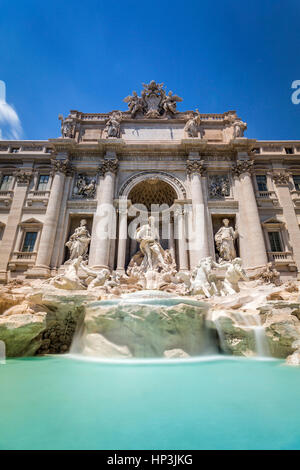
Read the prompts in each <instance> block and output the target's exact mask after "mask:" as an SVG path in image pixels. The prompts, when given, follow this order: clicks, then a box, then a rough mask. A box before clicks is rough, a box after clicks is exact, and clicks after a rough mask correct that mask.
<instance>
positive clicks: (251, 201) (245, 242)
mask: <svg viewBox="0 0 300 470" xmlns="http://www.w3.org/2000/svg"><path fill="white" fill-rule="evenodd" d="M252 166H253V161H249V160H247V161H238V162H237V164H236V165H235V166H234V167H233V172H234V174H235V177H236V179H237V180H238V181H236V184H237V190H238V191H237V192H238V199H239V225H238V231H239V243H240V252H241V258H242V260H243V265H244V266H245V267H246V268H254V267H258V266H264V265H265V264H266V263H267V261H268V259H267V253H266V246H265V241H264V236H263V232H262V228H261V222H260V218H259V212H258V208H257V203H256V199H255V194H254V189H253V184H252V179H251V172H252Z"/></svg>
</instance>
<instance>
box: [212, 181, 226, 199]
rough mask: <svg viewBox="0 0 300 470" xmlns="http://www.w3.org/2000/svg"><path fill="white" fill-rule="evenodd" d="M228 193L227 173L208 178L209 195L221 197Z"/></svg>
mask: <svg viewBox="0 0 300 470" xmlns="http://www.w3.org/2000/svg"><path fill="white" fill-rule="evenodd" d="M229 195H230V183H229V177H228V176H227V175H223V176H221V175H213V176H211V177H210V179H209V197H210V198H211V199H223V198H224V197H228V196H229Z"/></svg>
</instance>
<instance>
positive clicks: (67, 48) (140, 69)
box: [0, 0, 300, 139]
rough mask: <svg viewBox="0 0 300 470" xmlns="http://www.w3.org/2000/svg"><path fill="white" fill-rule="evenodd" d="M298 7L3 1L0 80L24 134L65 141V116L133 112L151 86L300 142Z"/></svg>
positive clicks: (263, 135)
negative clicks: (130, 106)
mask: <svg viewBox="0 0 300 470" xmlns="http://www.w3.org/2000/svg"><path fill="white" fill-rule="evenodd" d="M299 22H300V2H299V0H285V1H281V0H245V1H244V2H242V1H241V0H214V1H211V2H208V1H207V0H205V1H200V0H198V1H195V0H190V1H186V2H183V1H177V0H173V1H165V0H160V1H156V0H152V1H150V2H141V1H135V0H132V1H114V2H113V1H108V0H106V1H102V0H100V1H96V0H89V1H86V2H83V1H78V0H72V1H71V0H70V1H65V0H60V1H57V0H51V1H49V2H43V1H42V0H22V1H21V0H15V1H14V2H12V1H11V0H2V1H1V2H0V34H1V41H0V80H3V81H5V83H6V88H7V90H6V91H7V102H8V103H11V104H13V105H14V107H15V108H16V110H17V112H18V114H19V117H20V119H21V122H22V126H23V129H24V134H23V136H24V138H26V139H47V138H53V137H58V135H59V132H60V123H59V121H58V114H59V113H63V114H64V115H66V114H67V113H68V111H69V110H70V109H78V110H80V111H83V112H106V111H110V110H112V109H122V110H125V109H126V108H127V106H126V104H125V103H123V101H122V100H123V98H124V97H125V96H127V95H128V94H130V93H131V92H132V90H137V91H140V90H141V88H142V82H147V83H148V82H149V81H150V80H152V79H154V80H156V81H159V82H164V83H165V84H166V86H167V88H168V89H171V90H172V91H173V92H175V93H177V94H178V95H180V96H181V97H182V98H183V100H184V101H183V102H182V103H180V104H179V109H180V110H182V111H183V110H186V109H195V108H199V111H200V112H203V113H206V112H224V111H227V110H229V109H231V110H232V109H235V110H236V111H237V112H238V114H239V116H240V117H241V118H242V119H243V120H245V121H247V123H248V131H247V134H246V135H247V136H248V137H251V138H258V139H300V104H299V105H294V104H292V102H291V94H292V90H291V84H292V82H293V81H294V80H300V28H299Z"/></svg>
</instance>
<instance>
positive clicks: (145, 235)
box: [135, 216, 165, 272]
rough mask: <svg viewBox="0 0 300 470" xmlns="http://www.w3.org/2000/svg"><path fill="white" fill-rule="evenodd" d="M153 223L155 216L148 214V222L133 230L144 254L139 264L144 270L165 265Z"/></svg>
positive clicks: (162, 251)
mask: <svg viewBox="0 0 300 470" xmlns="http://www.w3.org/2000/svg"><path fill="white" fill-rule="evenodd" d="M154 224H155V217H152V216H150V217H149V219H148V223H146V224H144V225H142V226H141V227H139V228H138V229H137V230H136V232H135V238H136V240H137V241H138V242H139V243H140V250H141V253H142V254H143V256H144V258H143V261H142V265H141V268H142V270H143V271H144V272H147V271H148V270H153V269H154V268H157V267H161V268H164V267H165V261H164V250H163V248H162V246H161V244H160V243H159V235H158V231H157V229H156V228H155V226H154Z"/></svg>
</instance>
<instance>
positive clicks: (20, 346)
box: [0, 312, 46, 357]
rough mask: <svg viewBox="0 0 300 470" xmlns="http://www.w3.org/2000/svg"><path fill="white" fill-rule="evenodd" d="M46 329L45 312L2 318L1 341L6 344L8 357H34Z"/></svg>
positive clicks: (0, 317)
mask: <svg viewBox="0 0 300 470" xmlns="http://www.w3.org/2000/svg"><path fill="white" fill-rule="evenodd" d="M45 329H46V313H44V312H40V313H35V314H34V315H32V314H30V313H24V314H13V315H8V316H6V315H2V316H0V339H1V340H2V341H4V343H5V346H6V355H7V357H18V356H34V355H35V353H36V352H37V350H38V349H39V347H40V346H41V344H42V332H43V331H45Z"/></svg>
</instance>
